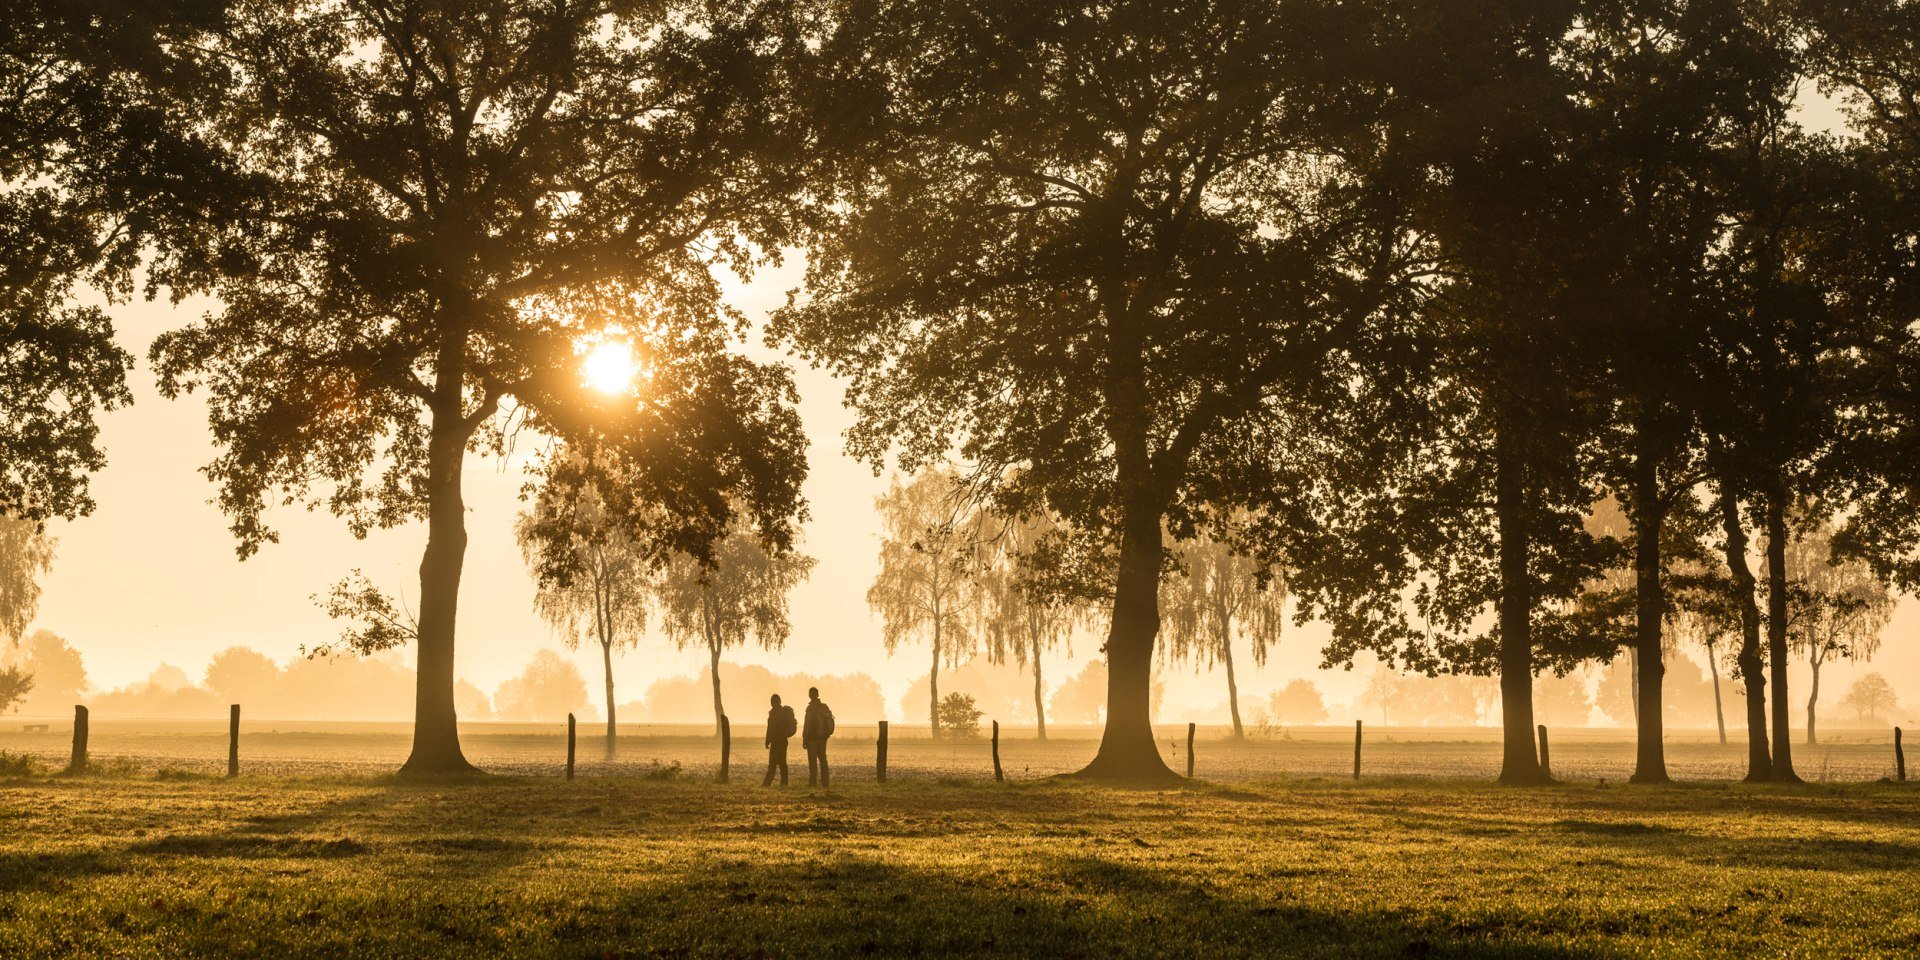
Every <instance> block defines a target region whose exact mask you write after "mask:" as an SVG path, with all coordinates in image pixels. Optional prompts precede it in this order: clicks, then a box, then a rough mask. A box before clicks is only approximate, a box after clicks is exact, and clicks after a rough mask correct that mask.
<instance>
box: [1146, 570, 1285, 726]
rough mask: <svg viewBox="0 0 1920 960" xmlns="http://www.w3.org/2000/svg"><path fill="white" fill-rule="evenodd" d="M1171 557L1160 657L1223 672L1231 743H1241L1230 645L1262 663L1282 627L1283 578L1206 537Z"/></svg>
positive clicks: (1163, 593) (1163, 589)
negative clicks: (1238, 643) (1241, 644)
mask: <svg viewBox="0 0 1920 960" xmlns="http://www.w3.org/2000/svg"><path fill="white" fill-rule="evenodd" d="M1175 558H1176V562H1177V563H1178V564H1179V566H1180V573H1179V575H1177V576H1174V577H1170V578H1168V579H1167V580H1166V582H1165V583H1164V584H1163V585H1162V586H1161V594H1160V607H1161V610H1162V611H1164V612H1163V613H1162V617H1163V618H1164V620H1165V629H1166V631H1167V643H1166V645H1165V646H1163V647H1162V648H1161V650H1162V654H1163V656H1165V657H1167V658H1168V659H1180V660H1192V661H1195V662H1197V663H1199V664H1200V665H1201V666H1204V667H1211V666H1214V665H1215V664H1218V665H1220V666H1221V667H1224V668H1225V670H1226V674H1227V710H1228V712H1229V713H1230V714H1231V715H1232V717H1233V738H1234V739H1235V740H1240V739H1244V738H1245V737H1246V728H1245V727H1244V726H1242V724H1241V722H1240V685H1239V682H1238V680H1237V679H1236V677H1235V675H1234V663H1233V644H1234V641H1235V640H1237V639H1243V638H1244V639H1245V640H1246V641H1247V643H1248V646H1249V648H1250V649H1251V651H1252V653H1253V662H1254V665H1255V666H1263V665H1265V664H1266V662H1267V648H1268V647H1270V646H1272V645H1273V644H1276V643H1278V642H1280V634H1281V630H1282V629H1283V628H1284V627H1285V626H1286V607H1287V582H1286V573H1285V571H1283V570H1281V571H1275V570H1272V569H1270V568H1267V567H1265V566H1264V565H1262V564H1260V563H1258V562H1256V561H1255V560H1253V559H1252V558H1251V557H1249V556H1247V555H1246V554H1245V553H1242V552H1241V551H1240V550H1237V549H1235V547H1234V545H1233V543H1232V542H1231V541H1228V540H1220V539H1216V538H1214V537H1213V536H1210V535H1207V534H1202V535H1200V536H1198V537H1195V538H1193V539H1191V540H1188V541H1186V542H1184V543H1182V544H1180V546H1179V547H1178V548H1176V551H1175Z"/></svg>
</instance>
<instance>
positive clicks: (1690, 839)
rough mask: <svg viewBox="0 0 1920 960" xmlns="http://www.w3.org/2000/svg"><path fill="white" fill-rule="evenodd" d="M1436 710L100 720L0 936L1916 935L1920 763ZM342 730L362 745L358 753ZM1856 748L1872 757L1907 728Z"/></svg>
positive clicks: (1237, 944)
mask: <svg viewBox="0 0 1920 960" xmlns="http://www.w3.org/2000/svg"><path fill="white" fill-rule="evenodd" d="M183 733H184V731H175V732H174V734H173V735H172V736H169V737H161V736H160V735H159V734H150V736H152V737H153V738H154V739H155V741H157V742H158V741H164V742H167V743H173V744H179V743H183V742H184V743H191V742H192V741H191V738H187V737H184V736H182V734H183ZM1329 733H1330V731H1329ZM1412 734H1413V731H1400V732H1399V733H1398V735H1396V736H1395V737H1394V738H1393V739H1391V740H1389V739H1388V737H1387V736H1386V735H1385V734H1384V733H1383V735H1382V736H1381V738H1380V739H1381V741H1382V742H1381V743H1380V744H1379V746H1380V748H1381V752H1382V754H1383V756H1382V762H1383V763H1385V762H1386V761H1387V759H1388V758H1390V757H1392V756H1394V755H1396V752H1397V753H1398V755H1401V756H1405V757H1421V756H1423V757H1427V758H1429V759H1430V760H1432V761H1433V765H1432V767H1431V769H1430V773H1431V774H1432V775H1427V776H1411V775H1405V774H1396V775H1386V774H1382V775H1378V776H1369V777H1367V778H1365V779H1363V780H1361V781H1358V782H1355V781H1353V780H1351V779H1349V778H1347V777H1345V776H1327V775H1320V774H1314V773H1312V772H1304V773H1302V772H1293V773H1288V774H1285V775H1279V774H1272V773H1261V772H1259V771H1258V770H1247V769H1240V770H1238V771H1236V772H1234V773H1232V774H1231V775H1227V776H1219V777H1207V769H1208V767H1207V760H1206V758H1207V757H1209V756H1215V757H1216V758H1217V759H1216V762H1217V763H1220V764H1221V765H1222V766H1223V767H1224V766H1225V764H1226V762H1227V760H1228V759H1229V756H1230V750H1241V751H1245V753H1246V755H1247V756H1249V757H1252V756H1256V755H1261V754H1263V753H1264V754H1268V755H1271V756H1272V757H1274V758H1278V759H1272V760H1270V762H1271V763H1274V764H1279V763H1281V762H1283V761H1284V762H1291V763H1296V764H1297V763H1300V762H1303V759H1302V758H1306V757H1311V756H1314V755H1315V754H1314V751H1313V749H1310V747H1311V746H1312V744H1313V743H1315V742H1317V741H1312V740H1308V741H1305V742H1302V741H1300V740H1294V741H1284V740H1283V741H1277V742H1275V741H1260V742H1255V743H1250V744H1244V745H1229V744H1226V743H1220V742H1215V743H1208V742H1207V741H1204V740H1203V741H1202V743H1201V751H1202V752H1201V753H1200V757H1201V763H1200V773H1201V774H1202V778H1203V779H1201V780H1199V781H1196V782H1194V783H1192V784H1191V785H1188V786H1186V787H1185V788H1182V789H1172V790H1119V789H1111V788H1105V787H1098V786H1092V785H1087V784H1083V783H1079V782H1076V781H1073V780H1071V779H1066V778H1056V777H1048V776H1038V775H1033V774H1031V773H1023V772H1022V766H1023V765H1024V766H1026V767H1031V766H1033V765H1034V764H1035V763H1039V762H1042V761H1043V760H1044V761H1048V762H1051V763H1054V764H1055V765H1059V764H1065V763H1068V762H1070V761H1071V758H1073V757H1077V756H1081V755H1082V754H1084V753H1086V752H1090V751H1091V748H1092V742H1091V741H1090V740H1087V739H1083V738H1077V737H1063V738H1060V739H1057V740H1054V741H1050V742H1049V743H1048V744H1046V745H1040V744H1035V743H1033V742H1031V741H1025V740H1018V739H1009V741H1008V742H1007V743H1006V744H1005V745H1004V746H1005V749H1004V751H1003V752H1004V753H1007V754H1013V755H1016V756H1024V757H1026V758H1027V759H1026V760H1025V761H1024V763H1023V761H1018V760H1010V759H1007V758H1003V762H1006V763H1007V764H1008V766H1009V774H1010V777H1011V779H1010V781H1009V782H1007V783H995V782H993V781H992V780H991V777H990V773H987V774H986V775H984V776H982V775H981V772H980V771H978V770H975V771H974V772H973V773H970V774H963V772H962V771H961V770H960V769H958V768H956V769H955V770H953V771H949V772H941V771H942V770H943V769H944V768H943V767H942V766H941V763H942V762H945V761H941V758H942V757H946V758H949V759H951V758H953V757H959V758H961V759H963V760H966V761H967V762H968V765H969V766H971V760H972V759H974V758H975V756H976V755H975V754H972V753H968V752H966V751H973V750H979V749H984V745H983V744H963V745H952V744H948V743H945V742H942V743H939V744H935V743H933V742H931V741H916V740H915V739H914V738H912V737H903V738H902V739H901V740H900V741H898V742H897V743H896V744H895V748H896V749H895V761H894V762H895V764H896V766H894V767H893V768H892V769H890V773H893V774H894V775H893V776H890V779H889V782H888V783H885V784H879V783H875V782H873V779H872V770H871V768H870V767H866V766H863V764H862V762H861V761H862V760H864V759H870V758H868V757H863V756H862V754H861V751H860V748H859V744H860V742H861V741H860V740H859V738H858V737H849V738H848V742H846V743H843V744H841V745H840V746H842V748H843V749H842V750H841V751H840V752H841V755H842V764H841V765H842V768H843V770H844V775H843V776H842V777H841V778H840V780H839V781H838V782H837V783H836V784H835V785H834V787H833V788H832V789H830V790H809V789H807V788H806V787H804V786H803V785H801V784H803V783H804V780H805V777H804V773H803V774H802V776H801V778H800V782H799V783H796V784H795V785H794V786H792V787H790V788H788V789H786V790H778V789H763V788H761V787H760V786H759V785H758V777H757V775H754V774H757V773H758V770H757V769H753V763H752V762H753V760H754V759H755V752H754V751H752V750H745V749H743V750H742V751H741V752H740V753H739V754H737V758H738V761H739V764H738V765H737V766H736V767H735V775H734V780H733V782H732V783H729V784H726V785H721V784H718V783H715V782H713V779H712V776H711V773H712V770H711V769H709V768H698V767H695V766H693V765H691V764H692V753H693V748H694V747H696V746H698V747H700V748H702V752H704V750H705V748H707V747H710V746H711V745H712V740H711V739H710V738H704V737H701V736H698V735H695V734H694V733H692V732H687V733H685V734H683V735H681V736H678V737H667V736H662V737H655V738H640V737H635V738H634V739H633V740H632V741H631V742H622V743H621V744H620V747H621V750H622V752H623V758H622V759H621V760H620V761H618V762H617V763H616V764H614V765H611V766H604V767H600V768H589V767H588V765H587V764H585V763H583V764H582V768H581V775H580V776H579V778H578V779H575V780H573V781H566V780H564V779H560V778H559V777H558V776H556V775H554V774H555V773H556V772H557V771H556V769H555V768H554V767H553V765H552V764H551V763H547V764H546V765H545V767H540V766H539V765H537V764H535V763H534V762H533V758H534V757H536V756H538V757H547V756H551V748H552V747H553V746H554V737H553V736H552V734H551V733H550V732H541V731H528V732H521V733H509V732H498V733H490V734H479V735H476V736H474V737H473V738H471V745H472V749H473V752H474V754H475V755H476V756H477V757H480V758H482V759H483V760H484V759H488V758H492V759H493V760H496V761H506V762H504V764H503V765H504V766H505V767H507V768H509V769H519V770H521V771H523V772H520V773H505V774H502V773H495V774H492V775H489V776H485V777H481V778H477V779H472V780H462V781H440V782H418V781H402V780H397V779H395V778H392V777H391V776H387V775H384V774H378V773H372V772H359V771H358V769H357V768H356V767H352V764H355V763H364V764H369V765H370V764H372V763H377V762H388V759H389V758H388V753H387V750H388V749H389V748H388V747H387V746H386V745H385V738H387V737H391V736H398V733H397V731H396V732H390V733H376V732H361V733H356V734H343V733H340V732H338V731H335V732H333V733H331V734H329V733H326V732H320V733H314V732H308V733H304V734H286V735H285V736H286V737H289V738H293V737H306V738H308V739H307V740H306V741H305V743H306V749H309V750H311V751H314V752H316V753H319V752H322V751H323V750H324V752H326V753H328V754H331V755H334V759H333V760H331V761H328V760H325V759H323V758H313V759H310V760H308V761H304V762H305V763H307V764H308V765H307V766H304V767H303V766H301V765H300V763H296V762H293V761H288V762H289V763H291V764H292V766H291V767H290V768H289V769H303V770H307V771H308V772H305V773H301V774H297V775H294V774H285V773H271V772H260V771H259V770H257V769H255V770H243V775H242V776H241V777H240V778H238V779H235V780H226V779H222V778H218V777H215V776H212V775H210V773H209V771H211V770H212V769H213V768H212V767H210V766H205V765H202V764H199V763H198V761H195V762H192V763H188V762H185V761H182V762H177V763H166V762H160V761H156V759H155V758H154V757H152V756H146V757H144V758H140V759H136V758H134V757H132V756H130V755H120V756H117V757H116V756H113V755H110V754H108V753H106V752H104V751H103V750H102V749H101V745H102V744H104V745H108V746H111V745H113V744H114V738H115V737H129V738H131V737H135V736H138V735H137V734H135V733H131V732H128V731H125V730H122V731H117V732H116V731H115V730H114V729H113V727H112V725H110V724H109V725H107V728H106V729H104V730H103V731H102V733H101V736H100V739H99V740H98V741H97V742H96V756H97V757H98V759H97V762H96V771H95V772H93V773H90V774H86V775H82V776H75V777H65V776H57V775H49V774H47V773H44V772H43V773H38V774H35V775H31V776H25V777H13V778H10V779H5V780H0V956H6V957H74V956H124V957H190V956H212V955H237V956H284V957H333V956H356V957H494V956H508V955H511V956H533V957H601V956H615V957H652V956H668V957H679V956H712V957H781V956H796V957H798V956H941V955H956V954H967V955H1001V956H1079V957H1108V956H1123V957H1124V956H1139V957H1162V956H1170V957H1180V956H1193V957H1220V956H1286V957H1295V956H1297V957H1404V956H1505V957H1633V956H1659V957H1687V956H1701V957H1706V956H1728V955H1765V956H1792V957H1870V956H1888V957H1895V956H1911V955H1914V954H1915V953H1916V952H1920V909H1916V907H1917V906H1920V903H1917V902H1916V893H1915V891H1916V890H1920V826H1916V824H1917V823H1920V789H1916V788H1914V787H1913V786H1912V785H1900V784H1890V783H1880V782H1871V781H1870V782H1852V783H1838V782H1835V783H1815V784H1809V785H1807V786H1801V787H1779V786H1745V785H1739V784H1731V783H1726V782H1693V783H1681V784H1678V785H1675V786H1671V787H1659V788H1647V787H1629V786H1624V785H1622V784H1620V783H1619V781H1618V778H1617V777H1608V778H1605V780H1604V782H1603V781H1602V779H1601V778H1598V777H1596V778H1593V779H1585V780H1577V781H1576V782H1573V783H1569V784H1566V785H1562V786H1556V787H1551V788H1545V789H1536V790H1518V789H1509V788H1502V787H1498V786H1495V785H1493V784H1490V783H1485V782H1480V781H1477V780H1471V779H1464V778H1463V776H1464V775H1463V773H1462V772H1461V771H1460V769H1459V767H1460V766H1461V765H1462V764H1465V765H1468V766H1469V768H1471V765H1472V764H1476V763H1478V762H1479V761H1478V760H1477V759H1476V758H1478V757H1481V756H1482V755H1483V754H1484V753H1485V751H1486V750H1487V749H1488V748H1489V747H1490V746H1491V744H1490V743H1488V742H1486V741H1485V740H1484V737H1483V738H1481V739H1478V740H1462V739H1433V740H1426V741H1422V740H1416V739H1412V738H1411V737H1412ZM49 735H50V734H49ZM21 736H23V735H22V734H19V733H7V734H5V736H4V737H3V738H0V740H4V741H17V740H18V739H19V738H20V737H21ZM31 736H42V735H41V734H33V735H31ZM738 736H739V735H738V734H736V737H737V738H738ZM341 737H350V738H351V739H352V740H354V741H360V742H362V746H364V747H366V748H367V749H368V750H370V751H371V752H372V755H371V756H370V757H365V758H361V759H359V760H354V761H347V760H342V759H340V758H339V757H338V756H337V755H338V753H339V751H340V749H341V747H342V743H341V742H339V741H338V739H337V738H341ZM1594 737H1595V738H1596V739H1594V740H1593V741H1592V742H1591V743H1587V744H1584V745H1582V744H1581V742H1580V740H1579V738H1577V737H1570V738H1569V743H1568V750H1569V753H1570V755H1571V756H1572V757H1574V758H1579V757H1581V756H1583V755H1584V754H1588V753H1591V754H1592V755H1593V756H1592V757H1591V758H1589V760H1578V759H1575V760H1569V763H1573V764H1576V765H1577V764H1578V763H1585V762H1595V763H1601V764H1602V765H1603V766H1604V765H1605V764H1607V763H1611V762H1612V760H1611V759H1610V758H1611V756H1612V753H1613V751H1615V750H1617V749H1618V747H1619V744H1618V743H1615V742H1612V741H1605V740H1602V739H1599V737H1600V734H1598V733H1596V734H1594ZM316 738H317V739H316ZM330 738H333V739H331V740H330ZM209 739H217V738H212V737H210V738H209ZM244 742H250V743H252V744H253V746H254V747H255V752H266V749H267V746H268V745H270V744H272V743H274V741H273V740H272V739H271V738H270V736H269V735H268V734H267V733H265V732H264V731H258V732H251V733H249V734H248V737H247V738H246V739H245V741H244ZM1290 743H1291V744H1292V746H1289V744H1290ZM123 745H124V744H123ZM279 746H280V748H281V752H282V753H297V752H298V749H296V748H298V747H299V744H298V743H293V742H288V743H282V744H280V745H279ZM584 746H585V744H584V743H583V755H584V756H587V757H590V756H591V754H592V751H590V750H585V749H584ZM1335 746H1338V744H1337V743H1336V742H1335V741H1334V740H1333V739H1331V738H1330V737H1329V738H1328V739H1326V740H1325V741H1324V742H1323V743H1322V744H1321V747H1322V748H1325V749H1331V748H1333V747H1335ZM1684 746H1685V745H1682V747H1683V749H1678V750H1677V751H1676V752H1677V754H1679V756H1680V757H1681V758H1683V759H1682V761H1681V762H1680V763H1677V764H1676V766H1677V768H1679V769H1677V770H1676V772H1679V770H1680V769H1686V767H1685V762H1686V761H1685V760H1684V758H1685V757H1686V756H1687V755H1688V754H1689V751H1688V750H1687V749H1684ZM1346 747H1347V749H1348V750H1350V749H1351V744H1350V741H1348V742H1347V744H1346ZM397 749H399V750H400V751H401V752H404V738H402V739H401V740H400V741H399V746H398V748H397ZM1722 749H1723V748H1719V747H1718V746H1717V745H1700V750H1701V751H1702V752H1703V755H1706V756H1709V759H1711V756H1717V754H1718V753H1719V752H1720V751H1721V750H1722ZM1833 749H1834V750H1835V751H1837V752H1838V753H1840V754H1844V755H1846V756H1848V757H1850V758H1852V757H1853V753H1854V751H1856V750H1857V751H1859V752H1860V756H1859V757H1857V758H1854V759H1855V760H1857V762H1858V763H1859V764H1861V765H1862V766H1863V767H1864V765H1865V764H1867V762H1868V761H1867V760H1866V758H1865V757H1866V753H1865V752H1866V751H1869V750H1871V751H1873V752H1884V751H1885V748H1884V747H1877V746H1872V745H1865V744H1862V745H1854V746H1853V747H1849V746H1847V745H1836V746H1835V747H1834V748H1833ZM683 750H684V751H686V753H687V755H688V758H689V759H688V761H687V762H681V761H679V760H677V759H675V758H674V756H673V755H674V754H675V753H676V751H683ZM516 751H519V752H521V753H523V754H525V755H526V756H525V759H524V761H523V762H522V763H521V764H519V765H518V766H517V767H516V765H515V764H514V763H512V762H511V761H507V760H506V758H508V757H511V756H513V755H515V753H516ZM942 751H958V752H957V753H953V752H949V753H942ZM1023 751H1024V753H1023ZM1289 751H1291V752H1289ZM796 753H797V751H796ZM626 754H633V755H634V756H630V757H629V756H625V755H626ZM648 754H652V756H648ZM936 761H941V762H936ZM1348 761H1349V762H1350V754H1349V755H1348ZM156 762H158V765H155V764H156ZM329 762H331V763H333V764H335V765H336V767H337V768H336V769H335V770H334V772H322V771H323V768H324V767H325V766H326V764H327V763H329ZM599 762H601V763H604V761H599ZM1713 762H1718V761H1717V760H1716V761H1713ZM1850 762H1852V761H1850ZM266 765H267V762H266V761H259V762H257V763H256V767H260V766H266ZM1449 765H1452V768H1451V769H1450V768H1449ZM1242 766H1243V767H1244V766H1245V764H1242ZM1849 769H1851V768H1849ZM535 770H544V771H545V772H544V774H543V775H534V774H533V773H532V772H528V771H535ZM595 771H597V772H595ZM1223 772H1224V771H1223Z"/></svg>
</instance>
